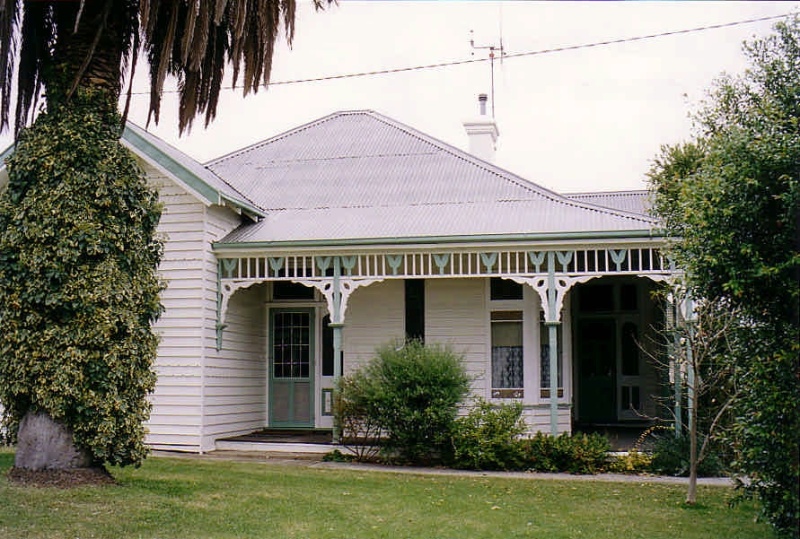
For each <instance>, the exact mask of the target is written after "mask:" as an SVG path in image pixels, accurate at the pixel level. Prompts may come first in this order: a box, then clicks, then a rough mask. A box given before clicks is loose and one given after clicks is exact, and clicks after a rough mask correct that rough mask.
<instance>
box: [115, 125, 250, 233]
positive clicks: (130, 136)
mask: <svg viewBox="0 0 800 539" xmlns="http://www.w3.org/2000/svg"><path fill="white" fill-rule="evenodd" d="M122 138H123V139H124V140H125V141H126V142H128V143H129V144H130V145H131V146H133V147H134V148H136V150H138V151H139V152H141V154H142V155H144V156H146V157H148V158H149V159H151V160H153V162H155V163H157V164H158V165H159V166H161V167H162V168H163V169H164V170H166V171H167V172H169V173H170V174H172V175H173V176H174V177H176V178H178V179H179V180H180V181H182V182H183V183H185V184H186V185H187V186H188V187H189V188H190V189H192V190H193V191H195V192H196V193H198V194H199V195H200V196H201V197H203V199H204V200H206V201H207V202H208V203H210V204H222V203H223V202H229V203H231V204H233V205H234V206H236V207H238V208H241V209H242V210H244V211H247V212H250V213H252V214H254V215H256V216H259V217H264V216H265V215H266V214H265V213H264V212H263V211H262V210H260V209H258V208H256V207H255V206H253V205H252V204H248V203H246V202H244V201H243V200H239V199H233V198H231V197H229V196H226V195H225V194H223V193H221V192H220V191H219V190H218V189H216V188H214V187H212V186H211V185H209V184H208V183H206V182H205V181H203V179H202V178H199V177H198V176H197V174H195V173H193V172H192V171H191V170H189V169H187V168H186V167H185V166H184V165H183V164H182V163H180V162H179V161H177V160H176V159H175V158H174V157H172V156H171V155H169V154H168V153H167V152H165V151H164V150H163V149H162V148H161V147H159V145H157V144H154V143H152V142H150V141H149V140H147V139H146V138H145V137H143V136H142V135H140V134H139V133H137V132H136V131H135V130H134V129H131V127H130V126H125V130H124V132H123V133H122ZM197 166H199V167H202V165H200V164H199V163H198V164H197ZM208 173H209V174H212V172H210V171H209V172H208Z"/></svg>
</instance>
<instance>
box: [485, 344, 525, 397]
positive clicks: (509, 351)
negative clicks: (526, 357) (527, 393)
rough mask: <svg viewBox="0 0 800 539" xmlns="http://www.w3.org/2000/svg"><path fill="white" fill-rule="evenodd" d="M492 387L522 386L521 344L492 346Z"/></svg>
mask: <svg viewBox="0 0 800 539" xmlns="http://www.w3.org/2000/svg"><path fill="white" fill-rule="evenodd" d="M492 387H493V388H521V387H523V381H522V347H521V346H494V347H492Z"/></svg>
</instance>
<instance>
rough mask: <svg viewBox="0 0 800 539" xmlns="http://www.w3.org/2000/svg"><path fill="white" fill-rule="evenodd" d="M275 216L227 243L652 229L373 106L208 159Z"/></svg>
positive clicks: (635, 218) (641, 217)
mask: <svg viewBox="0 0 800 539" xmlns="http://www.w3.org/2000/svg"><path fill="white" fill-rule="evenodd" d="M206 166H207V167H208V168H209V169H210V170H211V171H213V172H214V173H215V174H217V175H218V176H220V177H221V178H223V179H224V180H225V181H226V182H228V183H229V184H230V185H231V186H233V187H235V188H236V190H237V191H239V192H241V193H242V194H243V195H244V196H245V197H247V199H249V200H252V201H253V202H254V203H255V204H257V205H258V206H260V207H261V208H262V209H263V210H264V211H265V212H266V213H267V217H266V218H264V219H263V220H262V221H261V222H259V223H254V224H250V225H245V226H243V227H241V228H240V229H238V230H236V231H234V232H233V233H232V234H231V235H229V236H228V237H227V238H225V239H224V240H223V241H222V242H223V243H236V242H248V243H249V242H284V241H285V242H293V241H310V240H318V241H324V240H326V239H329V240H343V239H348V238H350V239H360V238H387V240H388V239H391V238H402V237H430V236H451V235H452V236H470V235H497V234H521V233H522V234H525V233H573V232H597V231H624V230H631V231H633V230H638V231H641V230H649V229H650V228H652V227H653V225H654V224H655V223H654V222H653V221H652V220H651V219H649V218H647V217H645V216H644V215H642V214H640V213H628V212H625V211H620V210H619V209H609V208H603V207H600V206H598V205H593V204H587V203H584V202H583V201H581V200H580V199H576V200H572V199H569V198H567V197H564V196H561V195H559V194H557V193H555V192H553V191H550V190H548V189H545V188H544V187H541V186H539V185H536V184H534V183H532V182H529V181H527V180H525V179H523V178H521V177H519V176H516V175H515V174H512V173H510V172H508V171H505V170H503V169H501V168H499V167H496V166H494V165H492V164H490V163H487V162H485V161H482V160H480V159H478V158H476V157H474V156H472V155H470V154H468V153H466V152H464V151H462V150H459V149H457V148H455V147H453V146H450V145H448V144H446V143H444V142H442V141H440V140H437V139H434V138H432V137H430V136H428V135H426V134H424V133H421V132H420V131H417V130H415V129H413V128H411V127H408V126H406V125H404V124H402V123H400V122H397V121H395V120H392V119H390V118H387V117H386V116H383V115H381V114H378V113H376V112H373V111H349V112H339V113H335V114H331V115H329V116H326V117H324V118H321V119H319V120H317V121H315V122H311V123H309V124H306V125H303V126H301V127H298V128H296V129H293V130H291V131H288V132H286V133H284V134H282V135H278V136H276V137H273V138H271V139H268V140H265V141H263V142H260V143H258V144H254V145H252V146H250V147H248V148H244V149H242V150H239V151H237V152H234V153H231V154H228V155H226V156H223V157H220V158H218V159H215V160H213V161H211V162H209V163H207V165H206Z"/></svg>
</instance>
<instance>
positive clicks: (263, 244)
mask: <svg viewBox="0 0 800 539" xmlns="http://www.w3.org/2000/svg"><path fill="white" fill-rule="evenodd" d="M620 238H623V239H629V238H630V239H634V238H651V239H656V238H658V239H665V238H664V236H662V235H661V234H658V233H657V232H656V231H655V229H652V230H651V229H644V230H611V231H598V232H542V233H531V234H476V235H471V236H409V237H397V238H350V239H334V240H294V241H255V242H232V243H230V242H215V243H213V244H212V245H211V246H212V249H213V250H215V251H218V250H222V249H242V250H245V249H267V248H296V247H354V246H364V245H411V244H451V243H467V242H468V243H477V242H485V243H497V242H523V241H545V240H598V239H620Z"/></svg>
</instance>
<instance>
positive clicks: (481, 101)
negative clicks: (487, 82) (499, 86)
mask: <svg viewBox="0 0 800 539" xmlns="http://www.w3.org/2000/svg"><path fill="white" fill-rule="evenodd" d="M488 99H489V96H487V95H486V94H478V112H479V113H480V115H481V116H486V101H487V100H488Z"/></svg>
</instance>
